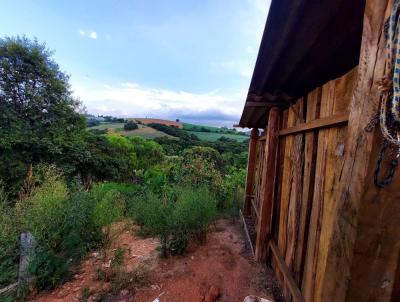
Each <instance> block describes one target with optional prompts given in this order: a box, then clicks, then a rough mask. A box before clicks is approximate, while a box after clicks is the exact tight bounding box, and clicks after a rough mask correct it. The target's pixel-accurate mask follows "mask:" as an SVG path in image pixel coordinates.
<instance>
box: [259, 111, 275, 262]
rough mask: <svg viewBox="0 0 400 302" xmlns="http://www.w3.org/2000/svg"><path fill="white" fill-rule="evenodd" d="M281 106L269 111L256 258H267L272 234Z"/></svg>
mask: <svg viewBox="0 0 400 302" xmlns="http://www.w3.org/2000/svg"><path fill="white" fill-rule="evenodd" d="M279 125H280V112H279V108H277V107H273V108H271V110H270V111H269V119H268V128H267V134H266V135H267V141H266V144H265V154H264V163H263V164H264V165H263V171H262V174H261V175H262V177H261V188H260V190H261V191H260V213H259V214H260V215H259V219H258V223H257V240H256V259H257V260H258V261H265V260H266V258H267V250H268V247H267V244H268V240H269V239H270V235H271V219H272V205H273V199H274V189H275V178H276V173H275V172H276V166H277V154H278V145H279Z"/></svg>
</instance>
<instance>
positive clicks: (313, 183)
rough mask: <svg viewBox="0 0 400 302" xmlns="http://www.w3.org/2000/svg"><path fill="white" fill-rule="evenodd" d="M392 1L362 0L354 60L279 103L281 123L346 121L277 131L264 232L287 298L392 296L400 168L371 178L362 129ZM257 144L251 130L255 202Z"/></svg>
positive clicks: (370, 144) (373, 101)
mask: <svg viewBox="0 0 400 302" xmlns="http://www.w3.org/2000/svg"><path fill="white" fill-rule="evenodd" d="M392 7H393V0H366V9H365V16H364V18H365V19H364V32H363V41H362V48H361V53H360V64H359V67H358V68H355V69H354V70H351V71H350V72H348V73H347V74H346V75H344V76H342V77H340V78H338V79H335V80H332V81H330V82H328V83H326V84H325V85H323V86H322V87H318V88H317V89H315V90H314V91H312V92H310V93H309V94H308V95H307V96H305V97H303V98H301V99H299V100H297V102H295V103H294V104H293V105H292V106H291V107H289V108H288V109H285V110H282V111H281V113H280V114H281V116H280V120H281V129H288V128H291V127H296V126H298V125H302V124H304V123H308V122H311V121H314V120H318V124H321V123H322V122H323V121H327V120H335V116H341V120H342V121H343V120H344V119H343V117H345V116H346V114H347V115H348V116H349V117H348V123H346V122H345V123H343V122H341V123H333V124H332V123H331V124H330V126H329V127H325V128H324V127H320V126H318V127H314V128H311V127H308V126H310V124H307V127H308V128H309V129H311V130H308V131H304V129H305V128H306V127H305V126H303V127H297V128H294V129H293V128H292V129H289V130H286V131H281V132H280V133H281V136H280V139H279V150H278V164H277V169H276V170H277V171H276V178H275V188H274V205H273V209H272V213H273V215H272V229H271V233H272V234H271V236H270V237H269V238H271V241H270V242H266V243H265V244H268V245H269V246H270V249H271V250H272V252H273V253H272V254H270V255H269V258H268V259H269V260H268V261H269V263H270V264H271V266H272V268H273V269H274V271H275V273H276V275H277V278H278V281H279V282H280V284H281V285H282V290H283V294H284V296H285V300H286V301H291V300H294V301H307V302H309V301H310V302H311V301H324V302H325V301H327V302H329V301H371V302H372V301H400V202H399V201H400V189H399V188H400V173H399V171H398V172H397V174H396V177H395V178H394V180H393V184H392V185H391V186H389V187H388V188H378V187H376V186H375V185H374V184H373V174H374V170H375V167H376V162H377V157H378V154H379V150H380V146H381V144H382V135H381V132H380V130H379V128H378V127H377V128H376V129H375V130H374V131H373V132H366V131H365V126H366V125H367V124H368V122H369V121H370V120H371V119H372V118H373V117H374V115H375V114H376V112H377V111H378V107H379V99H380V92H379V90H378V88H377V84H376V83H377V82H378V81H379V80H380V79H381V78H382V77H383V75H384V74H385V68H386V65H385V51H384V50H385V41H384V39H383V35H382V32H383V28H384V23H385V20H387V18H388V16H389V15H390V11H391V8H392ZM329 117H332V119H324V120H321V119H323V118H329ZM336 120H339V119H336ZM301 128H302V129H303V130H302V131H295V130H298V129H301ZM264 150H265V140H262V139H260V140H259V142H258V154H257V163H256V167H257V171H256V181H255V187H254V195H255V198H254V204H255V209H258V208H259V207H260V206H261V205H260V200H261V197H260V192H261V191H262V187H263V183H262V181H261V175H262V170H263V169H264V168H266V167H263V163H264V160H263V156H264V154H263V151H264ZM385 169H387V165H386V166H385ZM385 172H386V170H384V171H383V174H384V173H385ZM253 211H254V208H253ZM253 216H256V215H255V214H253ZM256 222H257V221H256ZM256 248H257V247H256ZM288 272H289V274H290V276H289V278H288V275H287V274H288ZM288 279H290V280H288ZM294 284H295V285H297V287H298V288H299V289H300V291H301V294H300V297H299V295H298V291H297V293H296V291H293V286H294ZM293 293H295V294H294V296H292V294H293Z"/></svg>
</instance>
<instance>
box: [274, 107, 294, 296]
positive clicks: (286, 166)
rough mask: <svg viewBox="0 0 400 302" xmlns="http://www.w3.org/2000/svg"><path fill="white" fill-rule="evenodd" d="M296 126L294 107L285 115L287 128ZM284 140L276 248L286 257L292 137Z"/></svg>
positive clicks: (286, 289)
mask: <svg viewBox="0 0 400 302" xmlns="http://www.w3.org/2000/svg"><path fill="white" fill-rule="evenodd" d="M295 125H296V109H295V108H294V106H292V107H290V108H289V110H288V114H287V127H292V126H295ZM284 139H285V150H284V157H283V170H282V184H281V191H280V200H279V224H278V225H279V226H278V228H279V232H278V241H277V246H278V249H279V252H280V254H281V255H286V247H287V229H288V223H287V219H288V211H289V204H290V193H291V187H292V182H293V173H292V172H293V171H292V166H293V162H292V159H293V145H294V140H295V137H294V136H287V137H285V138H284ZM278 280H279V281H280V282H281V284H282V291H283V294H284V296H285V297H286V298H287V299H288V294H289V291H288V288H287V287H286V286H285V284H284V279H283V276H282V274H281V273H279V274H278Z"/></svg>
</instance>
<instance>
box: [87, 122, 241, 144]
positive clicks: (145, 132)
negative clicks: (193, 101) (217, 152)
mask: <svg viewBox="0 0 400 302" xmlns="http://www.w3.org/2000/svg"><path fill="white" fill-rule="evenodd" d="M138 126H139V129H136V130H132V131H124V123H101V124H100V125H98V126H95V127H90V128H88V129H98V130H106V129H108V131H110V132H116V133H120V134H123V135H126V136H132V135H137V136H141V137H144V138H147V139H154V138H156V137H163V136H165V137H168V138H171V139H177V138H176V137H174V136H171V135H168V134H166V133H164V132H162V131H158V130H156V129H153V128H151V127H148V126H145V125H140V124H138ZM199 127H202V128H207V129H209V130H210V131H212V132H201V131H191V130H190V129H196V128H197V129H198V128H199ZM183 130H184V131H186V132H187V133H189V134H194V135H196V136H197V137H198V138H199V139H201V140H204V141H210V142H214V141H216V140H218V139H219V138H220V137H222V136H224V137H227V138H230V139H234V140H236V141H238V142H243V141H245V140H246V139H248V138H249V137H248V136H245V135H240V134H225V133H217V132H216V131H218V130H221V129H220V128H217V127H210V126H201V125H193V124H186V123H184V124H183Z"/></svg>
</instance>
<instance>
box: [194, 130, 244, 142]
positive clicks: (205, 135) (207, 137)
mask: <svg viewBox="0 0 400 302" xmlns="http://www.w3.org/2000/svg"><path fill="white" fill-rule="evenodd" d="M187 133H189V134H194V135H196V136H197V137H198V138H199V139H201V140H203V141H210V142H215V141H216V140H218V139H219V138H220V137H222V136H224V137H226V138H230V139H234V140H236V141H238V142H243V141H245V140H246V139H249V137H248V136H245V135H236V134H224V133H215V132H198V131H187Z"/></svg>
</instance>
